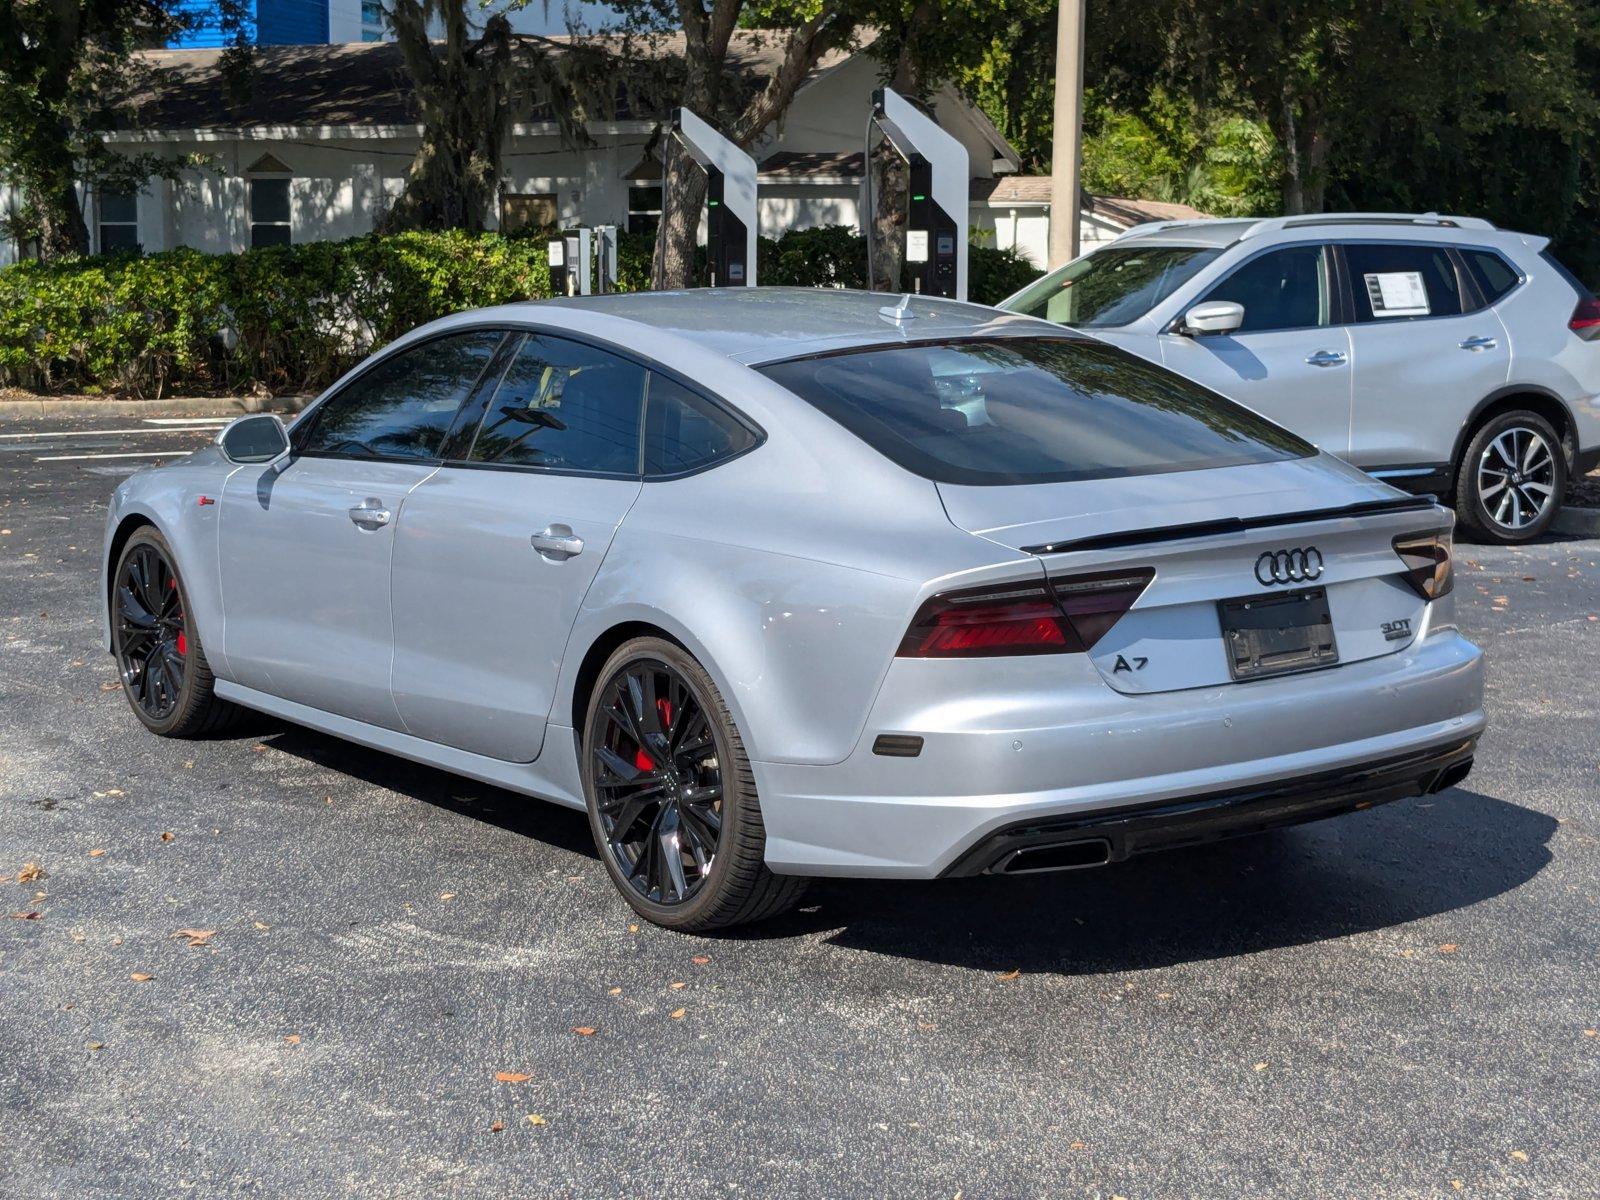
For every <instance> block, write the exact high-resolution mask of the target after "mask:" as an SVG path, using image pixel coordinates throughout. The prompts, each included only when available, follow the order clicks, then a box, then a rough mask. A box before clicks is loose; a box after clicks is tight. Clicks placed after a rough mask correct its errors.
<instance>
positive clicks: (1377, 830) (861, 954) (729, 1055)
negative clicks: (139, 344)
mask: <svg viewBox="0 0 1600 1200" xmlns="http://www.w3.org/2000/svg"><path fill="white" fill-rule="evenodd" d="M91 429H110V430H127V429H132V430H133V432H113V433H106V434H93V435H91V434H88V433H86V432H85V431H86V430H91ZM19 433H27V434H51V435H61V436H49V437H38V436H34V437H17V436H13V435H16V434H19ZM0 434H3V435H5V436H3V437H0V1013H3V1018H4V1019H3V1020H0V1195H3V1196H7V1197H12V1196H16V1197H21V1196H24V1195H26V1196H32V1197H63V1198H68V1197H70V1198H74V1200H76V1198H80V1197H82V1198H87V1197H112V1196H116V1197H125V1196H141V1197H142V1196H177V1195H190V1196H205V1197H210V1196H262V1197H296V1198H307V1200H310V1198H317V1197H325V1196H347V1195H360V1196H379V1197H391V1196H392V1197H399V1196H408V1197H409V1196H451V1197H479V1196H483V1197H557V1196H646V1195H663V1194H694V1195H702V1196H709V1195H749V1196H761V1197H771V1196H806V1197H843V1196H872V1197H876V1196H886V1197H887V1196H893V1197H902V1196H903V1197H954V1196H956V1195H958V1194H959V1195H961V1196H963V1197H966V1198H969V1200H970V1198H976V1197H1025V1196H1067V1197H1094V1198H1101V1200H1107V1198H1110V1197H1113V1196H1121V1197H1126V1198H1127V1200H1137V1198H1144V1197H1189V1196H1193V1197H1290V1196H1299V1197H1310V1196H1315V1197H1319V1198H1321V1197H1361V1198H1364V1200H1369V1198H1371V1197H1379V1196H1382V1197H1435V1196H1437V1197H1450V1196H1515V1197H1569V1196H1570V1197H1594V1196H1596V1195H1600V1035H1597V1032H1596V1031H1597V1027H1600V737H1597V730H1600V541H1580V540H1570V539H1551V540H1549V541H1547V542H1544V543H1541V544H1539V545H1535V546H1532V547H1529V548H1526V549H1522V550H1508V549H1498V548H1488V547H1474V546H1467V547H1462V548H1461V551H1460V557H1459V559H1458V568H1459V571H1460V574H1459V577H1458V584H1457V591H1458V594H1459V603H1460V608H1461V621H1462V624H1463V626H1464V628H1465V629H1466V630H1467V632H1468V633H1469V635H1470V636H1472V637H1473V638H1474V639H1475V640H1477V641H1479V642H1480V643H1481V644H1482V645H1484V646H1485V647H1486V648H1487V649H1488V652H1489V655H1490V688H1489V697H1488V703H1489V711H1490V727H1489V732H1488V734H1487V736H1486V737H1485V739H1484V741H1483V744H1482V747H1481V749H1480V753H1479V757H1478V763H1477V768H1476V770H1475V771H1474V772H1473V774H1472V776H1471V777H1470V778H1469V779H1468V780H1467V781H1466V783H1465V784H1464V785H1463V786H1462V787H1460V788H1457V789H1454V790H1452V791H1450V792H1447V793H1444V794H1442V795H1439V796H1434V797H1429V798H1426V799H1421V800H1410V801H1403V802H1401V803H1398V804H1394V805H1390V806H1387V807H1385V808H1380V809H1376V810H1373V811H1370V812H1365V813H1358V814H1355V815H1352V816H1349V817H1344V818H1339V819H1337V820H1335V821H1331V822H1325V823H1323V824H1320V825H1314V826H1308V827H1304V828H1301V829H1295V830H1290V831H1286V832H1282V833H1278V834H1273V835H1268V836H1266V837H1263V838H1258V839H1253V840H1248V841H1241V842H1234V843H1230V844H1225V845H1221V846H1214V847H1208V848H1204V849H1199V850H1193V851H1178V852H1172V853H1169V854H1166V855H1160V856H1154V857H1150V858H1147V859H1145V860H1143V861H1136V862H1134V863H1132V864H1129V865H1127V866H1123V867H1118V868H1113V869H1107V870H1103V871H1098V872H1084V873H1077V874H1069V875H1063V876H1056V877H1046V878H1038V879H1033V880H997V879H996V880H991V879H979V880H966V881H952V882H946V883H938V884H917V885H906V884H878V883H863V882H848V881H831V882H827V883H825V884H819V885H817V886H816V887H815V889H814V891H813V893H812V895H811V898H810V900H809V901H808V903H807V905H806V907H805V908H804V909H803V910H802V911H801V912H799V913H797V914H795V915H794V916H792V917H789V918H785V919H783V920H781V921H778V922H775V923H771V924H768V925H765V926H760V927H757V928H755V929H752V930H747V931H743V932H740V933H738V934H735V935H729V936H722V937H716V938H692V937H684V936H680V935H675V934H671V933H666V932H664V931H661V930H657V929H655V928H653V927H650V926H648V925H640V924H638V923H637V922H635V921H634V919H633V918H632V915H631V913H630V912H629V910H627V908H626V907H625V906H624V905H623V903H622V902H621V900H620V899H618V898H617V897H616V896H615V895H614V893H613V891H612V889H611V885H610V883H609V881H608V879H607V877H606V875H605V872H604V870H603V869H602V868H601V866H600V864H599V863H598V861H597V860H596V859H595V857H594V854H593V851H592V847H591V845H590V842H589V835H588V831H587V828H586V826H585V824H584V821H583V819H582V817H581V815H579V814H575V813H571V812H568V811H565V810H561V809H557V808H554V807H552V806H548V805H544V804H541V803H539V802H537V801H533V800H527V799H525V798H522V797H519V796H516V795H513V794H511V793H507V792H502V791H498V790H495V789H493V788H487V787H485V786H483V785H480V784H476V783H471V782H468V781H465V780H461V779H457V778H453V777H451V776H448V775H445V774H442V773H439V772H436V771H431V770H428V769H425V768H421V767H418V766H415V765H412V764H410V763H407V762H404V761H401V760H399V759H394V758H389V757H386V756H384V755H381V754H376V753H372V752H368V751H365V750H360V749H357V748H354V747H351V746H348V745H345V744H343V743H340V742H338V741H335V740H334V739H332V738H328V737H324V736H322V735H320V734H314V733H311V732H308V731H305V730H301V729H297V728H294V727H291V726H287V725H284V724H281V723H277V722H274V721H271V720H268V719H265V718H263V719H261V720H259V721H257V722H255V723H254V724H253V725H251V726H250V727H249V728H247V729H246V730H245V731H243V732H242V733H240V734H239V735H238V736H231V737H229V738H227V739H225V740H215V741H207V742H189V743H180V742H167V741H160V740H158V739H155V738H152V737H150V736H148V735H146V734H145V733H144V732H143V731H142V729H141V728H140V727H139V726H138V724H137V723H136V722H135V720H134V718H133V717H132V715H131V714H130V713H129V712H128V710H127V707H126V704H125V702H124V700H123V698H122V695H121V693H120V691H119V690H117V688H116V684H115V679H116V675H115V671H114V669H113V666H112V663H111V660H110V658H109V657H108V656H106V655H104V654H103V653H102V652H101V651H100V649H99V646H98V644H97V630H96V625H95V611H96V610H95V589H94V580H95V576H96V572H97V569H98V563H97V556H98V554H99V551H100V539H101V530H102V523H103V520H104V501H105V498H106V497H107V495H109V493H110V491H111V489H112V487H113V486H114V484H115V479H116V478H117V477H118V476H120V475H121V474H123V473H125V472H126V471H128V470H131V469H133V468H135V467H137V466H141V465H144V464H146V463H149V462H154V461H159V457H156V456H161V455H171V454H174V453H179V452H182V451H184V450H187V449H192V448H193V447H194V446H196V445H199V444H202V443H203V442H204V440H205V439H206V438H207V437H208V436H209V431H208V430H206V429H204V428H203V427H198V426H193V425H191V426H190V427H184V426H181V425H169V426H153V425H148V424H145V423H143V422H140V421H132V422H129V421H126V420H114V421H103V422H87V421H79V422H70V423H69V422H60V421H58V422H51V423H48V424H45V423H41V424H37V425H32V426H23V425H7V426H4V427H0ZM115 454H123V455H138V454H143V455H148V456H152V457H144V458H114V457H103V456H105V455H115ZM84 455H94V456H96V457H82V456H84ZM1307 719H1308V720H1314V719H1315V714H1314V713H1311V714H1307ZM25 864H36V865H37V867H38V868H39V870H40V872H41V874H39V875H38V877H37V878H31V879H26V880H25V881H22V882H19V881H18V876H19V874H24V875H30V876H31V875H32V874H33V872H31V871H27V872H24V867H25ZM34 914H37V915H34ZM180 930H186V931H191V933H190V934H189V935H188V936H182V937H179V936H174V935H175V934H176V933H177V932H178V931H180ZM196 934H199V935H203V936H195V935H196ZM585 1030H587V1031H592V1032H590V1033H584V1032H580V1031H585ZM497 1076H499V1078H497Z"/></svg>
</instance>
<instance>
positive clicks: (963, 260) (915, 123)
mask: <svg viewBox="0 0 1600 1200" xmlns="http://www.w3.org/2000/svg"><path fill="white" fill-rule="evenodd" d="M873 125H876V126H877V127H878V128H879V129H881V130H882V131H883V135H884V137H886V138H887V139H888V140H889V143H890V145H892V146H893V147H894V148H895V149H896V150H897V151H898V152H899V153H900V156H901V157H902V158H904V159H905V160H906V163H907V165H908V166H909V167H910V169H911V179H910V197H911V201H910V214H909V217H908V220H907V222H906V258H905V260H906V262H907V263H908V264H909V265H910V266H911V267H912V269H913V272H914V274H913V276H912V283H913V288H914V290H915V291H916V292H917V293H918V294H920V295H924V296H944V297H946V298H949V299H953V300H965V299H966V298H967V237H966V220H967V205H968V191H967V189H968V183H967V175H968V155H967V150H966V147H965V146H963V145H962V144H961V143H960V142H959V141H957V140H956V139H955V138H954V137H952V136H951V135H950V134H948V133H946V132H945V131H944V130H943V129H940V128H939V126H938V125H937V124H935V123H934V121H933V119H932V118H931V117H929V116H927V114H925V113H923V112H921V111H920V110H918V109H917V108H916V107H915V106H914V105H913V104H912V103H911V102H910V101H909V100H907V99H906V98H905V97H904V96H901V95H900V94H899V93H898V92H895V91H894V90H893V89H891V88H879V89H878V90H877V91H875V92H874V93H873V94H872V119H871V121H870V122H869V123H868V126H867V146H866V153H867V161H868V162H869V163H870V162H871V156H872V126H873ZM868 179H869V180H870V179H871V174H870V170H869V173H868ZM869 189H870V184H869ZM871 209H872V199H871V194H870V190H869V193H868V197H867V210H868V215H867V217H866V219H865V220H864V221H863V222H862V224H863V226H864V227H865V228H866V230H867V250H868V257H869V259H870V257H871V248H872V217H871Z"/></svg>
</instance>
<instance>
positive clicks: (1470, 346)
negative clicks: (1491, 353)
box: [1461, 335, 1499, 350]
mask: <svg viewBox="0 0 1600 1200" xmlns="http://www.w3.org/2000/svg"><path fill="white" fill-rule="evenodd" d="M1497 345H1499V343H1498V342H1496V341H1495V340H1494V339H1493V338H1492V337H1483V336H1481V335H1480V336H1478V337H1469V338H1466V339H1464V340H1463V341H1462V342H1461V348H1462V349H1463V350H1493V349H1494V348H1495V347H1496V346H1497Z"/></svg>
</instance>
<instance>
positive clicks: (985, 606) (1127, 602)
mask: <svg viewBox="0 0 1600 1200" xmlns="http://www.w3.org/2000/svg"><path fill="white" fill-rule="evenodd" d="M1154 577H1155V572H1154V571H1149V570H1141V571H1118V572H1115V573H1113V574H1107V575H1081V576H1066V577H1062V578H1054V579H1050V580H1048V581H1041V582H1039V583H1028V584H1016V585H1005V586H998V587H982V588H963V589H961V590H959V591H953V592H942V593H940V594H939V595H937V596H934V597H933V598H932V599H931V600H929V601H927V602H926V603H925V604H924V605H923V606H922V608H921V609H920V610H919V611H918V612H917V615H916V618H915V619H914V620H913V621H912V622H911V628H910V629H908V630H906V635H905V637H904V638H902V639H901V642H900V650H899V656H900V657H901V658H993V657H1002V656H1007V655H1019V654H1081V653H1083V652H1085V651H1087V650H1088V649H1090V648H1091V647H1092V646H1093V645H1094V644H1095V643H1096V642H1098V641H1099V640H1100V639H1101V638H1102V637H1104V636H1105V634H1106V632H1107V631H1108V630H1109V629H1110V628H1111V627H1112V626H1113V625H1115V624H1116V623H1117V621H1118V619H1120V618H1121V617H1122V615H1123V614H1124V613H1126V612H1127V611H1128V609H1130V608H1132V607H1133V602H1134V601H1135V600H1137V599H1138V598H1139V596H1140V594H1141V593H1143V591H1144V589H1145V588H1146V587H1148V586H1149V584H1150V580H1151V579H1152V578H1154Z"/></svg>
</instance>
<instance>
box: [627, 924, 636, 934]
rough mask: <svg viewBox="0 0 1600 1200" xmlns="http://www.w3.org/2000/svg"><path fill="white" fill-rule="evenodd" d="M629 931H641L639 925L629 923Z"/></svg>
mask: <svg viewBox="0 0 1600 1200" xmlns="http://www.w3.org/2000/svg"><path fill="white" fill-rule="evenodd" d="M628 932H629V933H638V932H639V927H638V926H637V925H629V926H628Z"/></svg>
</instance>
